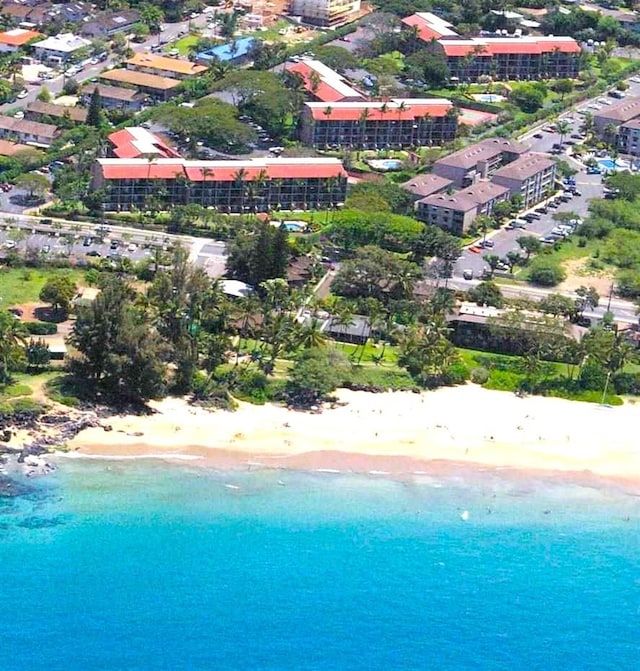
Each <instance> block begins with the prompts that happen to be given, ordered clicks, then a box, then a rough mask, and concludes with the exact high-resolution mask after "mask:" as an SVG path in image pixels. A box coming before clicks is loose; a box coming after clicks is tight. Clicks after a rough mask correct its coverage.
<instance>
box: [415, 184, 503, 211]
mask: <svg viewBox="0 0 640 671" xmlns="http://www.w3.org/2000/svg"><path fill="white" fill-rule="evenodd" d="M508 194H509V189H508V188H507V187H506V186H502V185H501V184H493V183H492V182H478V183H477V184H473V185H472V186H469V187H467V188H466V189H460V190H458V191H456V192H455V193H452V194H444V193H435V194H432V195H430V196H427V197H426V198H422V199H420V200H419V201H418V202H419V203H425V204H426V205H434V206H436V207H445V208H447V209H448V210H456V211H457V212H469V211H470V210H475V209H477V208H478V205H484V204H486V203H489V202H490V201H492V200H495V199H496V198H501V197H503V196H507V195H508Z"/></svg>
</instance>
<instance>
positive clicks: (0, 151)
mask: <svg viewBox="0 0 640 671" xmlns="http://www.w3.org/2000/svg"><path fill="white" fill-rule="evenodd" d="M25 149H28V150H29V151H34V149H33V147H30V146H29V145H27V144H18V143H16V142H9V141H8V140H0V156H15V155H16V154H19V153H20V152H21V151H24V150H25Z"/></svg>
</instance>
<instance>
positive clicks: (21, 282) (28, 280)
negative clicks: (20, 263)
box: [0, 268, 85, 309]
mask: <svg viewBox="0 0 640 671" xmlns="http://www.w3.org/2000/svg"><path fill="white" fill-rule="evenodd" d="M56 275H70V276H71V277H72V278H73V279H74V280H75V282H76V283H77V284H80V283H82V282H84V276H85V273H84V270H76V269H70V268H1V269H0V308H3V309H4V308H9V307H11V306H13V305H19V304H21V303H32V302H34V301H37V300H38V296H39V294H40V290H41V289H42V287H43V286H44V285H45V283H46V281H47V280H48V279H49V278H50V277H55V276H56Z"/></svg>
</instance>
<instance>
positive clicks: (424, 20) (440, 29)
mask: <svg viewBox="0 0 640 671" xmlns="http://www.w3.org/2000/svg"><path fill="white" fill-rule="evenodd" d="M402 23H404V25H405V26H412V27H413V26H415V27H416V28H417V29H418V35H419V36H420V39H421V40H423V41H425V42H430V41H431V40H439V39H440V38H441V37H445V36H447V35H448V36H455V35H456V32H455V31H454V30H453V29H452V28H451V27H450V26H451V24H450V23H447V22H446V21H444V20H443V19H440V18H439V17H437V16H436V15H435V14H431V13H430V12H418V13H416V14H412V15H411V16H406V17H405V18H404V19H402Z"/></svg>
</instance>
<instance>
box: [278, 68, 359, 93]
mask: <svg viewBox="0 0 640 671" xmlns="http://www.w3.org/2000/svg"><path fill="white" fill-rule="evenodd" d="M285 69H286V71H287V72H290V73H292V74H297V75H300V77H302V81H303V83H304V87H305V89H306V90H307V91H308V93H309V94H310V95H312V96H313V97H314V98H315V99H316V100H319V101H320V102H338V101H350V100H364V98H365V97H364V95H363V94H362V93H360V91H358V90H357V89H355V88H353V86H351V84H349V82H348V81H347V80H346V79H345V78H344V77H342V75H339V74H338V73H337V72H335V71H334V70H332V69H331V68H329V67H327V66H326V65H325V64H324V63H321V62H320V61H316V60H313V59H310V58H305V59H304V60H301V61H298V62H289V63H287V64H286V66H285Z"/></svg>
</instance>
